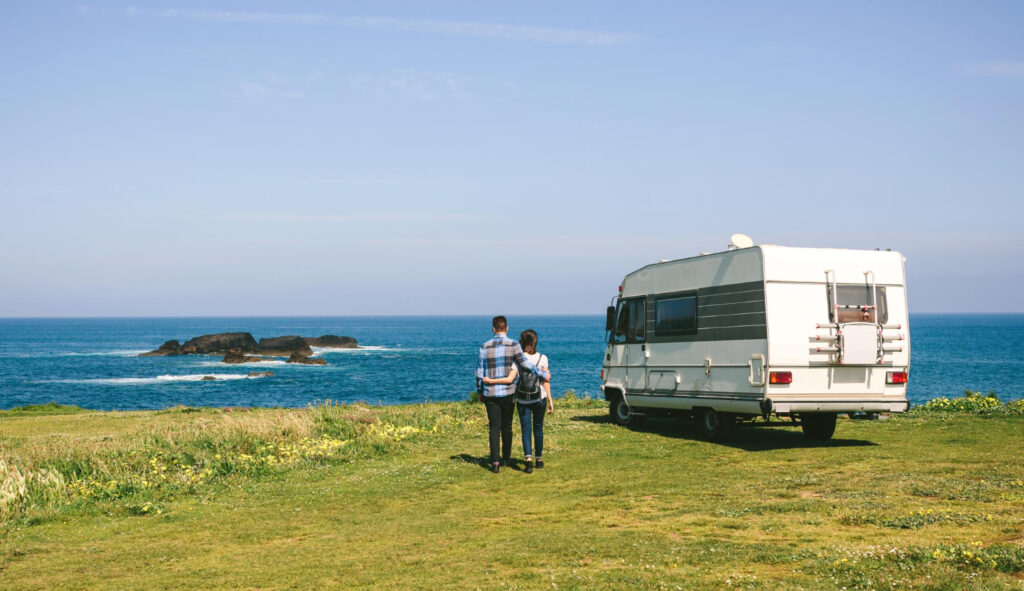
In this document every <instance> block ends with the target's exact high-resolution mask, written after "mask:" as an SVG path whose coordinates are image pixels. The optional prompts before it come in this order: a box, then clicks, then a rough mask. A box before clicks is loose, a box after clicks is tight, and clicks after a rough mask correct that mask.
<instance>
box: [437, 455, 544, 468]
mask: <svg viewBox="0 0 1024 591" xmlns="http://www.w3.org/2000/svg"><path fill="white" fill-rule="evenodd" d="M448 459H449V460H452V461H459V462H465V463H467V464H473V465H475V466H480V467H481V468H483V469H484V470H490V469H491V458H489V457H486V458H485V457H484V456H473V455H470V454H466V453H462V454H458V455H454V456H450V457H449V458H448ZM504 465H505V466H507V467H508V468H509V469H511V470H516V471H521V470H522V469H523V468H524V467H525V466H526V463H525V462H524V461H523V460H520V459H518V458H512V459H510V460H509V461H508V464H504Z"/></svg>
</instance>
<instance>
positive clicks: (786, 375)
mask: <svg viewBox="0 0 1024 591" xmlns="http://www.w3.org/2000/svg"><path fill="white" fill-rule="evenodd" d="M768 383H769V384H792V383H793V372H791V371H773V372H770V373H769V374H768Z"/></svg>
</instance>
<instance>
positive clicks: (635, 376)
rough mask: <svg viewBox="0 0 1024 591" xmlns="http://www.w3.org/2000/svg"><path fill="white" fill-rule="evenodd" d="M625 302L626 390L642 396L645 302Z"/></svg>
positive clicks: (644, 368) (644, 369) (642, 300)
mask: <svg viewBox="0 0 1024 591" xmlns="http://www.w3.org/2000/svg"><path fill="white" fill-rule="evenodd" d="M627 301H628V302H629V322H628V325H627V329H626V390H627V391H628V392H629V393H630V394H643V393H645V392H646V390H647V306H646V303H647V302H646V301H645V299H644V298H634V299H630V300H627Z"/></svg>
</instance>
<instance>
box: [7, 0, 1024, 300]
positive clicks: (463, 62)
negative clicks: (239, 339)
mask: <svg viewBox="0 0 1024 591" xmlns="http://www.w3.org/2000/svg"><path fill="white" fill-rule="evenodd" d="M1022 27H1024V3H1020V2H974V3H966V2H958V3H945V2H902V3H890V2H864V3H846V4H843V5H840V4H839V3H820V2H806V3H801V2H786V3H774V2H712V3H709V2H699V3H698V2H693V3H689V2H630V3H601V2H582V1H581V2H571V1H563V2H557V3H553V2H516V3H497V2H479V1H474V2H434V3H426V2H299V1H293V2H245V3H242V2H222V3H215V2H203V3H189V2H174V3H161V4H131V3H105V2H102V3H101V2H96V3H91V4H84V3H61V2H48V3H35V2H3V3H0V55H2V58H3V59H0V316H95V315H103V316H119V315H129V316H134V315H250V314H252V315H263V314H266V315H287V314H301V315H307V314H308V315H319V314H330V315H335V314H337V315H345V314H491V313H501V312H504V313H509V314H524V313H535V314H543V313H600V312H601V311H602V310H603V307H604V306H605V305H606V303H607V301H608V300H609V298H610V297H611V296H612V295H614V293H615V290H616V286H617V285H618V283H619V280H620V279H621V277H622V276H623V275H624V274H625V273H627V272H629V271H631V270H633V269H634V268H636V267H639V266H642V265H644V264H647V263H649V262H652V261H655V260H657V259H661V258H678V257H684V256H691V255H694V254H696V253H697V252H698V251H701V250H706V251H712V250H720V249H722V248H723V247H725V245H726V244H727V242H728V237H729V235H730V234H732V233H734V232H745V233H747V234H749V235H751V236H752V237H753V238H754V239H755V240H756V241H757V242H760V243H774V244H786V245H794V246H830V247H850V248H875V247H881V248H886V247H889V248H893V249H896V250H900V251H902V252H903V253H904V254H905V255H906V256H907V257H908V280H909V292H910V304H911V310H912V311H913V312H1022V311H1024V297H1021V296H1020V293H1021V292H1022V291H1024V262H1022V252H1024V233H1022V232H1021V230H1020V225H1021V219H1022V217H1024V216H1022V213H1024V206H1022V205H1021V198H1022V197H1024V35H1021V30H1022Z"/></svg>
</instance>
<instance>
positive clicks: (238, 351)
mask: <svg viewBox="0 0 1024 591" xmlns="http://www.w3.org/2000/svg"><path fill="white" fill-rule="evenodd" d="M312 347H328V348H332V349H358V348H359V345H358V343H356V340H355V339H353V338H352V337H342V336H337V335H330V334H328V335H323V336H321V337H300V336H298V335H288V336H283V337H270V338H266V339H260V340H259V342H257V341H256V339H254V338H253V336H252V334H250V333H247V332H223V333H218V334H207V335H202V336H198V337H195V338H194V339H189V340H187V341H185V343H184V344H181V343H179V342H178V341H176V340H170V341H167V342H166V343H164V344H162V345H160V348H158V349H156V350H154V351H149V352H148V353H142V354H141V355H139V356H140V357H169V356H174V355H223V356H224V363H228V364H238V363H250V362H258V361H270V359H268V358H267V357H260V355H266V356H270V357H288V363H304V364H308V365H326V364H327V362H326V361H324V360H323V359H320V358H316V357H313V356H312V355H313V349H312Z"/></svg>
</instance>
